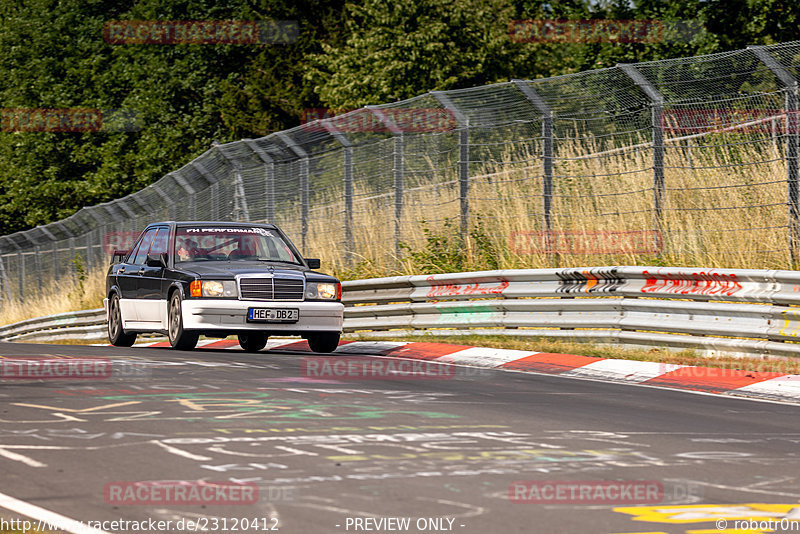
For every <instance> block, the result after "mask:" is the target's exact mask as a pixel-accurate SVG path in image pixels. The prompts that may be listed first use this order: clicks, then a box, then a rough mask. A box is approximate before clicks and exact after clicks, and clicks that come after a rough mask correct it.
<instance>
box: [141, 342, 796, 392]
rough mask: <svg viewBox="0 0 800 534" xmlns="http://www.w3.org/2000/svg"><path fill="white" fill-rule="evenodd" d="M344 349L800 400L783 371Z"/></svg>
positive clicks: (456, 349) (406, 345) (467, 350)
mask: <svg viewBox="0 0 800 534" xmlns="http://www.w3.org/2000/svg"><path fill="white" fill-rule="evenodd" d="M135 346H136V347H169V343H168V342H164V341H161V342H157V343H143V344H137V345H135ZM198 347H200V348H208V349H238V348H239V344H238V342H237V341H236V340H230V339H223V340H203V341H200V343H198ZM267 350H282V351H283V350H290V351H301V352H309V353H310V352H311V350H310V349H309V348H308V343H307V342H306V341H289V340H274V341H273V340H270V342H269V343H268V345H267ZM340 354H341V355H344V354H352V355H369V356H387V357H393V358H405V359H414V360H427V361H432V362H438V363H449V364H456V365H467V366H473V367H480V368H486V369H497V370H511V371H522V372H531V373H541V374H548V375H561V376H566V377H576V378H585V379H592V380H600V381H605V382H617V383H626V384H639V385H644V386H659V387H667V388H675V389H684V390H691V391H702V392H705V393H713V394H718V395H730V396H741V397H749V398H756V399H765V400H773V401H783V402H793V403H800V375H791V374H786V373H779V372H762V371H747V370H742V369H727V368H721V367H699V366H693V365H680V364H670V363H658V362H645V361H637V360H618V359H611V358H598V357H594V356H577V355H574V354H555V353H549V352H533V351H524V350H511V349H493V348H486V347H473V346H469V345H451V344H447V343H424V342H422V343H420V342H403V341H342V342H340V343H339V348H337V349H336V352H334V353H332V355H333V356H336V355H340Z"/></svg>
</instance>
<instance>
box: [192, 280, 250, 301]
mask: <svg viewBox="0 0 800 534" xmlns="http://www.w3.org/2000/svg"><path fill="white" fill-rule="evenodd" d="M190 290H191V295H192V296H193V297H201V296H202V297H223V298H224V297H227V298H236V297H237V296H238V295H237V293H236V282H235V281H233V280H195V281H194V282H192V283H191V287H190Z"/></svg>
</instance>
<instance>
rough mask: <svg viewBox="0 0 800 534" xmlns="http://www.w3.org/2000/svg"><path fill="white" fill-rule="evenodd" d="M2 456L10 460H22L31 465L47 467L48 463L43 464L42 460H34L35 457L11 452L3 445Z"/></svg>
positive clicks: (0, 453) (0, 454) (0, 448)
mask: <svg viewBox="0 0 800 534" xmlns="http://www.w3.org/2000/svg"><path fill="white" fill-rule="evenodd" d="M0 456H2V457H4V458H8V459H9V460H14V461H15V462H22V463H23V464H25V465H27V466H29V467H47V464H43V463H42V462H39V461H37V460H34V459H33V458H29V457H27V456H25V455H22V454H19V453H16V452H11V451H9V450H6V449H4V448H2V447H0Z"/></svg>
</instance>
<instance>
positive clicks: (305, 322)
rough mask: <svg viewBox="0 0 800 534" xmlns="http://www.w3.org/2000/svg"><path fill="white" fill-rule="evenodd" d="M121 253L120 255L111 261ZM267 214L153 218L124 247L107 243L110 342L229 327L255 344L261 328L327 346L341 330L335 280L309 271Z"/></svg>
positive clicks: (179, 345)
mask: <svg viewBox="0 0 800 534" xmlns="http://www.w3.org/2000/svg"><path fill="white" fill-rule="evenodd" d="M120 258H121V261H119V262H118V261H117V260H118V259H120ZM319 266H320V262H319V260H318V259H304V258H303V257H302V256H301V255H300V254H299V253H298V251H297V249H296V248H295V246H294V245H293V244H292V242H291V241H290V240H289V239H288V238H287V237H286V235H285V234H284V233H283V232H282V231H281V230H280V229H279V228H278V227H276V226H274V225H270V224H251V223H230V222H161V223H155V224H151V225H149V226H148V227H147V228H145V230H144V231H143V232H142V234H141V235H140V236H139V238H138V239H137V240H136V242H135V244H134V246H133V248H132V249H131V250H130V251H116V252H115V253H114V262H113V263H112V265H111V267H110V268H109V270H108V274H107V276H106V298H105V299H104V301H103V303H104V306H105V308H106V317H107V320H108V337H109V340H110V341H111V343H112V344H113V345H116V346H124V347H129V346H131V345H132V344H133V343H134V341H135V340H136V336H137V334H139V333H144V332H160V333H163V334H166V335H168V336H169V342H170V345H171V346H172V347H173V348H176V349H184V350H189V349H192V348H194V347H195V346H196V345H197V340H198V337H199V336H200V335H205V336H208V337H227V336H229V335H237V336H238V338H239V344H240V345H241V347H242V348H243V349H244V350H246V351H258V350H261V349H263V348H264V347H265V346H266V344H267V339H268V338H269V336H271V335H298V336H302V337H303V338H305V339H307V340H308V344H309V346H310V347H311V350H313V351H315V352H332V351H333V350H335V349H336V347H337V345H338V343H339V336H340V334H341V332H342V317H343V314H344V306H343V305H342V303H341V296H342V285H341V284H340V283H339V280H337V279H336V278H334V277H332V276H329V275H325V274H321V273H318V272H315V271H313V270H312V269H317V268H319Z"/></svg>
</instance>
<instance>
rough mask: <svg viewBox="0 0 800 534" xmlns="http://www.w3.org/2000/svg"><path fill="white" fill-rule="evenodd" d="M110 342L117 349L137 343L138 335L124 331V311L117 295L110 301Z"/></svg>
mask: <svg viewBox="0 0 800 534" xmlns="http://www.w3.org/2000/svg"><path fill="white" fill-rule="evenodd" d="M108 340H109V341H110V342H111V344H112V345H114V346H115V347H130V346H131V345H133V343H134V341H136V334H126V333H125V331H124V330H123V329H122V310H121V309H120V307H119V295H117V294H116V293H115V294H113V295H111V299H110V300H109V301H108Z"/></svg>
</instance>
